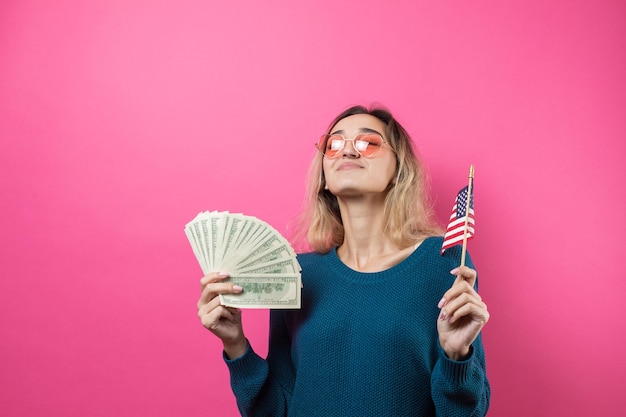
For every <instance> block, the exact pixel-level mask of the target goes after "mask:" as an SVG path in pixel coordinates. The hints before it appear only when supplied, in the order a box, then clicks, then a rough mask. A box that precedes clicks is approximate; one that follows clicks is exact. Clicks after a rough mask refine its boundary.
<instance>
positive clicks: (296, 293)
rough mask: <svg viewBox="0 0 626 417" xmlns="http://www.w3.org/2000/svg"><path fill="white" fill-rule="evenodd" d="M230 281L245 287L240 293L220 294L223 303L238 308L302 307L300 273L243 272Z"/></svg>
mask: <svg viewBox="0 0 626 417" xmlns="http://www.w3.org/2000/svg"><path fill="white" fill-rule="evenodd" d="M228 281H231V282H233V283H234V284H236V285H239V286H241V287H242V288H243V292H242V293H240V294H220V302H221V304H222V305H225V306H228V307H237V308H271V309H299V308H300V291H301V289H300V274H272V275H264V274H241V275H236V276H231V277H230V278H229V279H228Z"/></svg>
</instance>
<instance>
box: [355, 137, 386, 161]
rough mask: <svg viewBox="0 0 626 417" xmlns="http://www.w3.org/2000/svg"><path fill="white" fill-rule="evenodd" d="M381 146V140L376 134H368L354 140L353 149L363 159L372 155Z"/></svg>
mask: <svg viewBox="0 0 626 417" xmlns="http://www.w3.org/2000/svg"><path fill="white" fill-rule="evenodd" d="M381 146H383V139H382V138H381V137H380V136H379V135H376V134H373V133H368V134H365V135H359V136H357V137H356V138H354V147H355V148H356V150H357V151H359V153H360V154H361V155H363V156H365V157H368V156H372V155H374V154H375V153H376V152H377V151H378V150H379V149H380V147H381Z"/></svg>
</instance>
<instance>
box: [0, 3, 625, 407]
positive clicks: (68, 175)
mask: <svg viewBox="0 0 626 417" xmlns="http://www.w3.org/2000/svg"><path fill="white" fill-rule="evenodd" d="M625 18H626V4H625V3H624V2H621V1H609V0H604V1H595V2H588V1H569V2H544V1H538V0H530V1H528V0H526V1H505V2H495V1H494V2H468V1H446V2H431V1H391V2H382V1H369V0H368V1H363V0H359V1H344V2H336V1H334V0H324V1H317V2H313V1H302V2H288V1H276V0H270V1H264V2H258V1H254V0H246V1H233V2H207V1H193V0H180V1H176V2H172V1H127V0H124V1H122V0H107V1H101V2H81V1H76V0H65V1H59V2H45V1H35V0H19V1H17V0H13V1H4V2H2V5H1V6H0V139H1V145H2V146H1V149H0V173H1V175H0V192H1V194H0V195H1V199H0V236H2V241H3V243H2V245H1V247H0V266H1V271H2V279H1V280H0V312H1V314H0V332H1V334H0V370H1V371H0V410H3V411H2V412H1V413H2V415H7V416H29V417H30V416H38V415H52V416H65V417H68V416H69V417H71V416H91V417H96V416H112V415H122V416H131V415H132V416H147V415H150V416H154V417H159V416H173V415H185V416H209V415H222V416H234V415H236V411H235V410H236V409H235V404H234V399H233V397H232V395H231V393H230V389H229V385H228V379H227V373H226V368H225V366H224V365H223V363H222V361H221V357H220V346H219V343H218V342H217V340H215V339H214V338H212V337H211V336H210V335H209V334H208V333H207V332H206V331H204V330H203V329H202V327H201V326H200V323H199V321H198V320H197V317H196V311H195V303H196V300H197V298H198V295H199V284H198V280H199V278H200V275H201V273H200V269H199V267H198V265H197V263H196V261H195V259H194V257H193V254H192V252H191V249H190V247H189V246H188V243H187V241H186V238H185V236H184V233H183V226H184V224H185V223H186V222H187V221H188V220H190V219H191V218H192V217H193V216H195V214H196V213H197V212H199V211H201V210H209V209H211V210H230V211H243V212H244V213H246V214H250V215H255V216H257V217H260V218H262V219H264V220H266V221H268V222H269V223H271V224H272V225H274V226H275V227H276V228H278V229H279V230H281V231H284V230H285V226H286V224H287V222H288V221H289V220H290V219H291V217H292V216H293V215H294V214H295V213H296V211H297V210H298V208H299V206H300V201H301V196H302V192H303V183H304V176H305V171H306V166H307V164H308V161H309V160H310V158H312V157H313V155H314V153H315V149H314V148H313V142H314V141H315V139H316V137H317V136H318V135H319V134H320V132H322V130H323V129H324V128H325V127H326V124H327V123H328V122H329V120H330V119H331V118H332V117H333V116H334V115H335V114H336V113H337V112H338V111H340V110H342V109H343V108H344V107H345V106H347V105H349V104H354V103H362V102H365V103H369V102H374V101H376V102H381V103H383V104H385V105H387V106H388V107H389V108H391V110H392V111H394V112H395V114H396V115H397V116H398V118H399V119H400V120H401V121H402V122H403V123H404V124H405V126H406V127H407V128H408V130H409V131H410V132H411V133H412V134H413V136H414V137H415V138H416V139H417V141H418V143H419V146H420V147H421V150H422V153H423V154H424V156H425V158H426V159H427V161H428V162H429V165H430V168H431V172H432V176H433V187H434V192H435V193H436V195H437V196H438V198H439V199H438V203H437V209H438V214H439V216H440V218H441V219H442V220H443V219H445V218H446V216H447V214H448V211H449V209H450V205H451V204H452V200H453V198H454V194H455V193H456V191H457V190H458V189H459V188H460V187H461V186H462V185H463V184H464V183H465V181H466V175H467V169H468V166H469V164H470V163H473V164H475V165H476V201H477V202H476V204H477V206H476V207H477V227H478V229H477V230H478V233H477V236H476V239H475V240H473V241H472V242H471V243H470V246H469V249H470V251H471V252H472V255H473V257H474V260H475V261H476V263H477V265H478V267H479V270H480V274H481V290H482V293H483V296H484V298H485V299H486V301H487V302H488V304H489V306H490V311H491V314H492V320H491V321H490V323H489V324H488V326H487V327H486V329H485V331H484V338H485V343H486V348H487V351H488V368H489V375H490V379H491V382H492V386H493V397H492V408H491V412H490V413H489V414H490V415H491V416H506V417H511V416H513V417H515V416H531V415H532V416H565V415H567V416H589V415H599V416H600V415H602V416H618V415H624V414H625V413H626V406H625V405H624V404H625V403H624V401H623V398H622V391H623V387H624V383H625V382H626V381H625V375H626V358H625V356H624V354H623V346H624V345H625V344H626V336H625V332H624V328H625V323H624V316H625V313H626V311H625V308H624V296H625V295H626V291H625V290H626V277H625V274H624V272H623V271H622V264H621V260H623V259H624V249H625V245H624V243H623V242H624V238H623V236H624V234H626V230H625V227H624V224H625V223H622V222H621V221H620V220H619V219H620V218H621V215H622V213H623V211H624V205H625V204H626V192H625V191H624V190H625V188H624V181H625V180H626V170H625V169H624V167H623V165H622V163H621V162H620V161H621V160H623V159H624V157H625V156H626V149H625V148H626V141H625V134H626V117H625V116H626V76H625V74H626V52H625V51H626V42H625V39H626V26H625V25H624V22H625ZM266 320H267V313H266V312H259V311H250V312H246V314H245V325H246V328H247V331H248V336H249V337H250V339H251V340H252V342H253V343H254V344H255V346H256V348H257V350H259V351H260V352H262V353H263V352H265V349H266V347H265V344H266V336H267V326H266Z"/></svg>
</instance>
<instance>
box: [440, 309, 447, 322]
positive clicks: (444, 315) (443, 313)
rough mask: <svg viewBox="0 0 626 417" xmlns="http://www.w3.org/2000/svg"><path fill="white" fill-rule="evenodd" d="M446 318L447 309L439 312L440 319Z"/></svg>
mask: <svg viewBox="0 0 626 417" xmlns="http://www.w3.org/2000/svg"><path fill="white" fill-rule="evenodd" d="M445 319H446V312H445V310H441V313H439V320H445Z"/></svg>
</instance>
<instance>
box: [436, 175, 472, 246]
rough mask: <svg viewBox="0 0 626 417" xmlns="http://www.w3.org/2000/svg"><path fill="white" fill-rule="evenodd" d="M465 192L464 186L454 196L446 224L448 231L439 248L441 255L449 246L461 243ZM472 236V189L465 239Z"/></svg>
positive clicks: (463, 226)
mask: <svg viewBox="0 0 626 417" xmlns="http://www.w3.org/2000/svg"><path fill="white" fill-rule="evenodd" d="M467 190H468V187H467V186H466V187H465V188H463V189H462V190H461V191H459V193H458V194H457V196H456V200H454V207H452V214H451V215H450V221H449V222H448V229H447V230H446V234H445V235H444V237H443V245H442V246H441V253H442V254H443V253H444V251H445V250H446V249H448V248H449V247H451V246H454V245H458V244H459V243H463V234H464V233H465V210H466V207H467V198H468V197H467ZM473 236H474V190H473V189H472V195H471V196H470V205H469V215H468V219H467V239H470V238H471V237H473Z"/></svg>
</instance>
